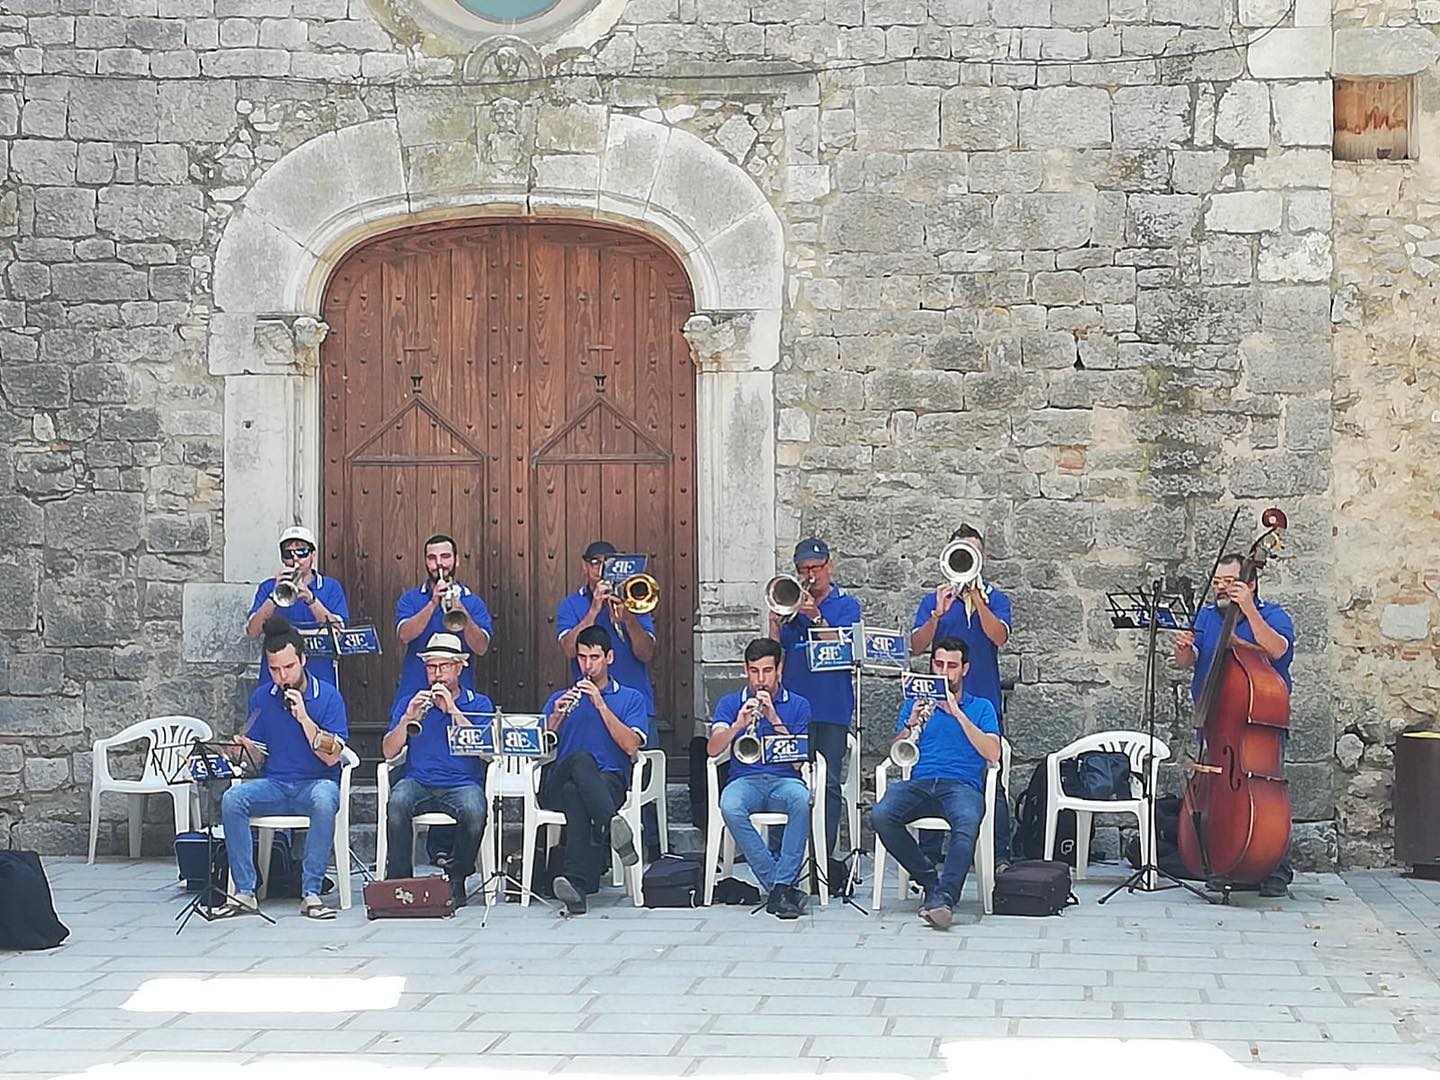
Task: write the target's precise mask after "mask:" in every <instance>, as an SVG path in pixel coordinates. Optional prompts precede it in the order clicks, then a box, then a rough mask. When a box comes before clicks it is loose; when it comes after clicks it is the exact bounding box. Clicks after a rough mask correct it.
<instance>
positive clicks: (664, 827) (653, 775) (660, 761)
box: [610, 750, 670, 907]
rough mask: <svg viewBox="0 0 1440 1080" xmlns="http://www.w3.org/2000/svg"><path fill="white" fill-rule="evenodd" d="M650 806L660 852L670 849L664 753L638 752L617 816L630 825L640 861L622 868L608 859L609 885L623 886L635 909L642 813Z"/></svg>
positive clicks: (639, 895) (640, 892)
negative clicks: (628, 786) (653, 805)
mask: <svg viewBox="0 0 1440 1080" xmlns="http://www.w3.org/2000/svg"><path fill="white" fill-rule="evenodd" d="M650 803H654V804H655V817H656V819H657V823H658V824H659V826H660V852H661V854H664V853H665V852H667V851H669V850H670V810H669V806H668V805H667V803H666V798H665V751H663V750H641V751H640V753H639V754H637V755H636V757H635V764H634V766H633V767H632V769H631V773H630V793H629V794H628V795H626V797H625V805H624V806H622V807H620V816H621V817H623V818H624V819H625V823H626V824H627V825H629V826H630V832H631V834H632V835H633V836H634V837H635V849H636V851H638V852H639V853H640V860H639V861H638V862H636V863H635V865H634V866H625V865H623V864H622V863H621V862H620V860H619V859H612V860H611V866H610V870H611V884H614V885H624V886H625V891H626V892H628V893H629V894H630V899H631V900H632V901H634V903H635V906H636V907H644V906H645V885H644V879H645V857H644V856H645V844H644V830H643V825H642V821H641V811H642V810H643V809H644V808H645V807H646V806H647V805H648V804H650Z"/></svg>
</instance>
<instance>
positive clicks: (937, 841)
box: [920, 776, 1011, 866]
mask: <svg viewBox="0 0 1440 1080" xmlns="http://www.w3.org/2000/svg"><path fill="white" fill-rule="evenodd" d="M993 831H994V833H995V865H996V866H1005V865H1006V864H1008V863H1009V862H1010V859H1011V853H1010V799H1009V798H1008V797H1007V796H1006V794H1005V785H1004V784H1002V783H1000V778H999V777H998V776H997V777H996V778H995V828H994V830H993ZM944 849H945V834H944V833H942V832H928V831H927V832H922V833H921V834H920V850H921V851H923V852H924V853H925V857H926V858H927V859H929V860H930V861H931V862H932V863H938V862H939V861H940V858H941V853H942V852H943V851H944Z"/></svg>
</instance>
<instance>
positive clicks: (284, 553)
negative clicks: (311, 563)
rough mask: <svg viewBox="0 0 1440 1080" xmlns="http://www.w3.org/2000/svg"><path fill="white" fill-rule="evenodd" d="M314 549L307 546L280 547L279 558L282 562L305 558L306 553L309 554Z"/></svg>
mask: <svg viewBox="0 0 1440 1080" xmlns="http://www.w3.org/2000/svg"><path fill="white" fill-rule="evenodd" d="M314 550H315V549H314V548H308V547H297V548H281V549H280V558H281V560H282V561H284V562H293V561H295V560H297V559H303V558H305V556H306V555H309V554H310V553H311V552H312V551H314Z"/></svg>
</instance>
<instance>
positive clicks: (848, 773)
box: [841, 731, 860, 848]
mask: <svg viewBox="0 0 1440 1080" xmlns="http://www.w3.org/2000/svg"><path fill="white" fill-rule="evenodd" d="M845 761H846V767H845V781H844V784H843V786H842V788H841V794H842V795H843V797H844V799H845V818H846V821H847V823H848V825H849V827H850V846H851V847H852V848H858V847H859V846H860V741H859V740H858V739H856V738H855V733H854V732H853V731H852V732H851V733H850V734H849V735H847V736H846V737H845Z"/></svg>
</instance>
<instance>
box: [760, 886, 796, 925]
mask: <svg viewBox="0 0 1440 1080" xmlns="http://www.w3.org/2000/svg"><path fill="white" fill-rule="evenodd" d="M770 895H771V896H772V897H775V898H776V899H775V900H774V904H775V907H774V910H773V911H771V912H770V913H771V914H772V915H774V916H775V917H776V918H777V919H784V920H786V921H789V920H791V919H798V918H799V917H800V916H801V914H803V912H804V908H802V907H801V906H800V905H799V904H798V903H797V902H796V897H798V896H799V895H800V894H799V892H798V891H797V890H795V889H793V888H791V887H790V886H789V885H776V886H775V888H774V889H773V890H771V893H770ZM767 909H768V905H767Z"/></svg>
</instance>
